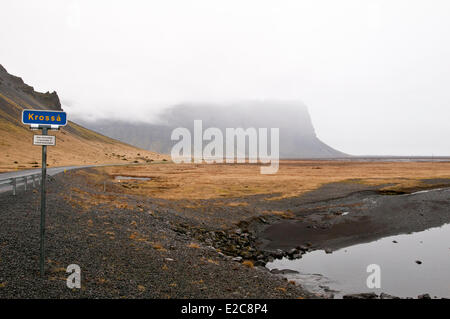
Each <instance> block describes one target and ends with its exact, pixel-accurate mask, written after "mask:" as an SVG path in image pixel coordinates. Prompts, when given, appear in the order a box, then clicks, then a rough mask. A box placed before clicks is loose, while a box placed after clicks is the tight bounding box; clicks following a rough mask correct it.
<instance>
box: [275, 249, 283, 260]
mask: <svg viewBox="0 0 450 319" xmlns="http://www.w3.org/2000/svg"><path fill="white" fill-rule="evenodd" d="M274 256H275V257H276V258H283V256H284V251H282V250H281V249H277V250H275V252H274Z"/></svg>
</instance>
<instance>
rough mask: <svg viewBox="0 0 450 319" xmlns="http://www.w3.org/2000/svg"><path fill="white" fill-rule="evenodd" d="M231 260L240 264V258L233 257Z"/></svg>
mask: <svg viewBox="0 0 450 319" xmlns="http://www.w3.org/2000/svg"><path fill="white" fill-rule="evenodd" d="M232 260H233V261H237V262H241V261H242V257H234V258H233V259H232Z"/></svg>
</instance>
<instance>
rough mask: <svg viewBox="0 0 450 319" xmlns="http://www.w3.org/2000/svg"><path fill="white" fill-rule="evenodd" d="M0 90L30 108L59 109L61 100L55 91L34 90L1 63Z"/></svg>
mask: <svg viewBox="0 0 450 319" xmlns="http://www.w3.org/2000/svg"><path fill="white" fill-rule="evenodd" d="M0 92H1V93H2V94H3V95H4V96H6V97H8V98H10V99H14V100H16V101H17V102H20V103H21V105H23V106H27V107H29V108H30V109H46V110H55V111H61V102H60V101H59V97H58V94H57V93H56V92H52V93H50V92H46V93H40V92H36V91H35V90H34V88H33V87H32V86H30V85H28V84H26V83H25V82H24V81H23V80H22V78H20V77H18V76H15V75H12V74H9V73H8V72H7V71H6V69H5V68H4V67H3V66H2V65H0Z"/></svg>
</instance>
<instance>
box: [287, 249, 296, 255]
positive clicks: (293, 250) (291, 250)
mask: <svg viewBox="0 0 450 319" xmlns="http://www.w3.org/2000/svg"><path fill="white" fill-rule="evenodd" d="M297 252H298V250H297V248H292V249H290V250H289V251H288V253H287V254H288V255H289V256H291V257H292V256H294V255H295V254H296V253H297Z"/></svg>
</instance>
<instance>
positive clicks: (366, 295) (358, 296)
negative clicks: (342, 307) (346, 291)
mask: <svg viewBox="0 0 450 319" xmlns="http://www.w3.org/2000/svg"><path fill="white" fill-rule="evenodd" d="M342 298H344V299H377V298H378V295H377V294H376V293H374V292H364V293H360V294H350V295H344V296H343V297H342Z"/></svg>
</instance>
